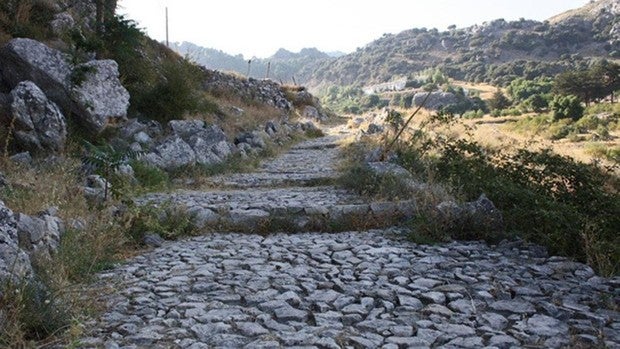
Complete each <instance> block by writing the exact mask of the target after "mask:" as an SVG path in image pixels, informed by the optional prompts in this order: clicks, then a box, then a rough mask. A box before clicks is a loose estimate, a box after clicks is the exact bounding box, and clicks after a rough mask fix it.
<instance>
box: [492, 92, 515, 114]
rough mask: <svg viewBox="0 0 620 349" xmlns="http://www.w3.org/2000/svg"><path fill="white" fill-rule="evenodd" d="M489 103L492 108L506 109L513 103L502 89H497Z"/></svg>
mask: <svg viewBox="0 0 620 349" xmlns="http://www.w3.org/2000/svg"><path fill="white" fill-rule="evenodd" d="M487 104H488V106H489V108H491V110H504V109H506V108H508V107H509V106H510V105H511V103H510V100H509V99H508V97H506V95H504V93H503V92H502V91H501V90H500V89H497V91H495V93H493V96H492V97H491V99H489V101H488V102H487Z"/></svg>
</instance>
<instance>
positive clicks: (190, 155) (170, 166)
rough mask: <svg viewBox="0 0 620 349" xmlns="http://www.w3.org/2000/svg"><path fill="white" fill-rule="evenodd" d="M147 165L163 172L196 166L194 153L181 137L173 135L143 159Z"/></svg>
mask: <svg viewBox="0 0 620 349" xmlns="http://www.w3.org/2000/svg"><path fill="white" fill-rule="evenodd" d="M143 159H144V161H146V162H147V163H148V164H150V165H152V166H155V167H158V168H161V169H163V170H165V171H174V170H177V169H179V168H181V167H185V166H192V165H195V164H196V153H195V152H194V150H193V149H192V147H191V146H190V145H189V144H187V143H186V142H185V141H184V140H183V139H182V138H181V137H179V136H176V135H173V136H171V137H168V138H167V139H165V140H164V141H163V142H162V143H160V144H159V145H157V146H155V148H154V149H153V151H152V152H150V153H148V154H146V155H145V156H144V157H143Z"/></svg>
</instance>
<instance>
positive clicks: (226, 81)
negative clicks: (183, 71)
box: [203, 69, 292, 111]
mask: <svg viewBox="0 0 620 349" xmlns="http://www.w3.org/2000/svg"><path fill="white" fill-rule="evenodd" d="M205 72H206V74H205V75H206V76H207V78H206V80H205V81H204V82H203V88H204V89H205V90H207V91H210V92H212V93H214V94H223V93H229V94H232V95H234V96H237V97H239V98H242V99H247V100H252V101H256V102H260V103H265V104H267V105H270V106H272V107H275V108H278V109H281V110H284V111H288V110H290V109H291V108H292V105H291V102H290V101H289V100H288V99H286V95H285V94H284V92H283V91H282V88H281V86H280V85H279V84H278V83H276V82H273V81H271V80H257V79H253V78H249V79H241V78H237V77H235V76H233V75H229V74H224V73H221V72H218V71H214V70H208V69H205Z"/></svg>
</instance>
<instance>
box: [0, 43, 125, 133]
mask: <svg viewBox="0 0 620 349" xmlns="http://www.w3.org/2000/svg"><path fill="white" fill-rule="evenodd" d="M70 62H71V59H70V57H68V56H67V55H65V54H63V53H61V52H60V51H57V50H54V49H51V48H49V47H48V46H46V45H44V44H43V43H40V42H38V41H35V40H32V39H24V38H17V39H13V40H11V41H10V42H9V43H8V44H7V45H6V46H5V47H4V48H2V49H1V50H0V63H1V64H2V65H3V66H4V67H6V69H3V70H2V74H3V78H4V80H5V81H7V82H8V83H9V84H10V85H11V86H16V85H17V84H18V83H19V82H21V81H24V80H30V81H32V82H34V83H35V84H36V85H37V86H38V87H39V88H40V89H41V90H42V91H43V92H45V94H46V95H47V97H48V98H49V99H50V100H52V101H53V102H54V103H56V104H58V105H59V106H60V108H61V109H62V110H63V112H64V113H65V114H69V113H71V114H74V115H75V116H76V117H77V119H78V121H79V122H80V123H82V124H83V125H84V126H86V127H87V128H88V129H89V130H90V131H92V132H101V131H102V130H103V129H104V128H105V127H106V126H107V125H108V123H110V122H111V121H115V120H117V119H124V118H125V117H126V116H127V108H128V107H129V93H128V92H127V90H126V89H125V88H124V87H123V86H122V85H121V84H120V81H119V79H118V74H119V73H118V65H117V64H116V62H114V61H112V60H104V61H90V62H87V63H84V64H81V65H79V66H72V65H71V64H70Z"/></svg>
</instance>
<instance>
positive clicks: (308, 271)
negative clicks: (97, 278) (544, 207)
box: [84, 231, 620, 348]
mask: <svg viewBox="0 0 620 349" xmlns="http://www.w3.org/2000/svg"><path fill="white" fill-rule="evenodd" d="M393 234H397V233H390V232H386V231H371V232H352V233H339V234H311V233H310V234H298V235H286V234H278V235H272V236H267V237H262V236H258V235H239V234H211V235H206V236H203V237H199V238H194V239H191V240H188V241H184V242H176V243H173V242H170V243H167V244H166V245H164V246H163V247H161V248H159V249H157V250H154V251H152V252H150V253H147V254H146V255H143V256H140V257H137V258H135V259H134V260H132V261H131V262H130V263H128V264H126V265H124V266H122V267H121V268H119V269H117V270H115V271H113V272H110V273H109V274H106V275H103V280H104V282H105V283H108V284H109V283H111V282H114V280H116V279H117V278H118V277H119V276H120V278H121V279H122V283H121V285H122V287H121V289H120V290H119V293H118V294H117V295H116V296H115V297H113V299H111V300H110V303H111V304H112V306H111V308H110V309H109V311H108V312H107V313H106V314H105V315H104V316H103V317H102V318H101V319H100V321H99V322H98V323H97V324H96V325H95V324H93V327H94V328H97V329H98V331H97V335H96V337H97V338H96V339H95V338H91V339H88V340H86V341H85V342H84V343H85V345H86V344H88V343H90V345H101V344H102V343H103V342H106V341H108V345H109V346H108V347H109V348H114V347H116V346H115V345H120V346H122V347H132V348H177V347H178V348H212V347H217V348H280V347H294V346H300V347H308V348H341V347H347V346H351V347H353V348H379V347H383V348H409V347H417V348H428V347H446V348H480V347H484V346H489V347H496V348H512V347H515V348H516V347H525V346H528V347H533V348H559V347H564V346H566V345H569V344H571V343H572V344H575V343H577V344H582V345H583V347H584V348H588V347H593V346H595V345H598V344H600V345H604V344H606V345H607V346H608V347H609V348H620V345H619V344H618V343H620V316H619V314H618V312H617V311H613V310H610V309H607V308H608V307H610V306H612V305H613V302H614V301H616V302H617V301H618V300H619V297H620V293H619V291H618V286H620V283H619V280H617V279H616V280H615V281H614V280H606V279H602V278H599V277H596V276H594V274H593V272H592V270H591V269H590V268H589V267H587V266H584V265H582V264H578V263H573V262H570V261H568V260H566V259H563V258H558V257H552V258H546V257H542V256H539V254H540V251H538V249H536V248H532V247H531V246H530V247H529V248H528V246H527V245H523V244H521V245H519V244H517V245H515V246H510V245H507V246H500V247H498V248H494V249H492V248H489V247H488V246H486V245H485V244H482V243H451V244H447V245H441V246H421V245H416V244H413V243H410V242H406V241H402V240H400V239H398V237H393V236H392V235H393Z"/></svg>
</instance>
